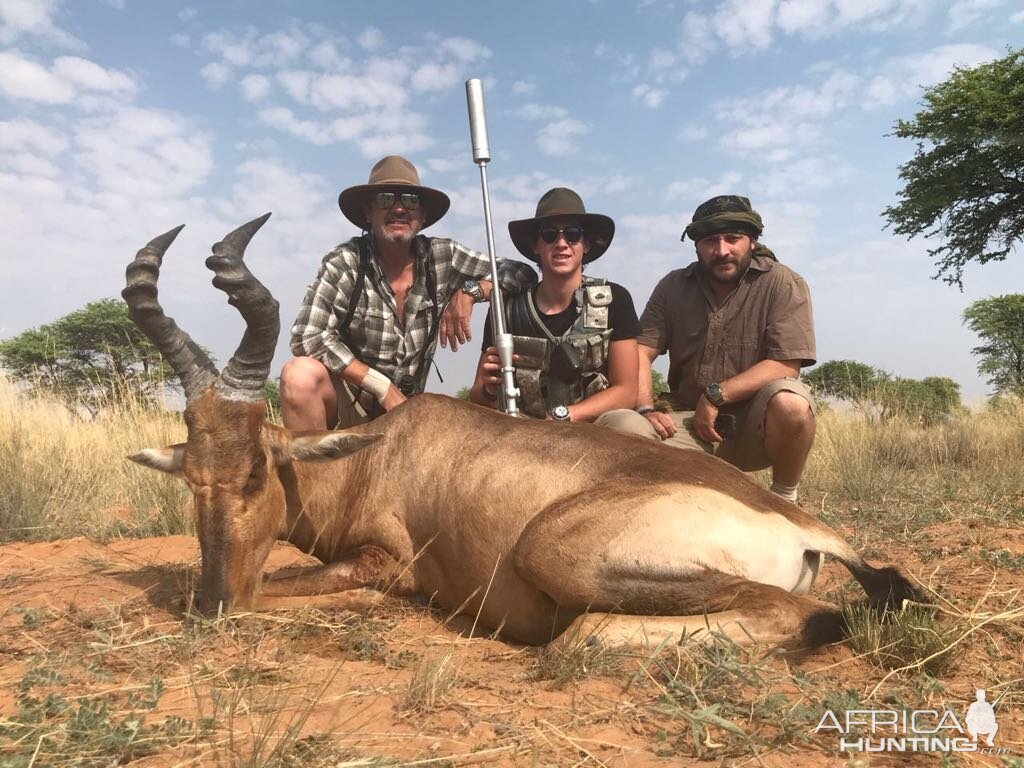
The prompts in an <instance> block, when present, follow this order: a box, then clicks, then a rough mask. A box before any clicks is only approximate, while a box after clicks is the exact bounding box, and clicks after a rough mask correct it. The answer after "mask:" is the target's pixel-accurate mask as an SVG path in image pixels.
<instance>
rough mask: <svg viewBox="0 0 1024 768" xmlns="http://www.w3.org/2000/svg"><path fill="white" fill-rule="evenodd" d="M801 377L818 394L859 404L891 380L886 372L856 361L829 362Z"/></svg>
mask: <svg viewBox="0 0 1024 768" xmlns="http://www.w3.org/2000/svg"><path fill="white" fill-rule="evenodd" d="M801 376H802V378H803V380H804V381H805V382H806V383H807V384H808V385H809V386H810V387H811V388H812V389H813V390H814V391H815V392H816V393H817V394H819V395H821V396H823V397H833V398H835V399H836V400H845V401H846V402H848V403H856V402H858V401H859V400H861V399H863V398H864V397H865V395H866V394H867V393H868V392H871V391H872V390H874V389H876V388H877V387H878V385H879V384H881V383H882V382H884V381H888V379H889V374H887V373H885V372H884V371H880V370H878V369H877V368H875V367H874V366H871V365H868V364H867V363H858V362H857V361H856V360H829V361H828V362H827V363H822V364H821V365H818V366H816V367H814V368H812V369H811V370H810V371H808V372H807V373H804V374H802V375H801Z"/></svg>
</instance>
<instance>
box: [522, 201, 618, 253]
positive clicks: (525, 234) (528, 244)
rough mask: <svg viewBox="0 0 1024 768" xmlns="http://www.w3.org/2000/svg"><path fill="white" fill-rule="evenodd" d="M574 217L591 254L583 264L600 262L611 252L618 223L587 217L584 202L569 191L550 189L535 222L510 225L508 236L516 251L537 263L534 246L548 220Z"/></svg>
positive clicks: (607, 218) (601, 215)
mask: <svg viewBox="0 0 1024 768" xmlns="http://www.w3.org/2000/svg"><path fill="white" fill-rule="evenodd" d="M565 216H571V217H572V218H574V219H579V220H580V224H581V225H582V227H583V232H584V235H585V236H586V238H587V242H588V243H589V244H590V250H589V251H587V253H586V255H585V256H584V257H583V263H584V264H586V263H588V262H591V261H593V260H594V259H596V258H599V257H600V256H601V254H603V253H604V252H605V251H607V250H608V246H609V245H611V244H612V238H613V237H614V236H615V222H614V221H612V220H611V218H610V217H608V216H605V215H604V214H600V213H587V209H586V208H584V207H583V200H582V198H581V197H580V196H579V195H578V194H576V192H575V191H573V190H571V189H569V188H568V187H555V188H554V189H549V190H548V191H547V192H545V193H544V195H543V196H542V197H541V199H540V201H539V202H538V203H537V214H536V215H535V216H534V217H533V218H532V219H519V220H518V221H510V222H509V223H508V233H509V235H511V237H512V242H513V244H515V246H516V249H517V250H518V251H519V252H520V253H521V254H523V256H525V257H526V258H528V259H529V260H530V261H534V262H535V261H537V254H535V253H534V252H533V246H534V244H535V243H536V242H537V232H538V230H540V228H541V227H542V226H543V224H544V222H545V221H547V220H548V219H555V218H560V217H565Z"/></svg>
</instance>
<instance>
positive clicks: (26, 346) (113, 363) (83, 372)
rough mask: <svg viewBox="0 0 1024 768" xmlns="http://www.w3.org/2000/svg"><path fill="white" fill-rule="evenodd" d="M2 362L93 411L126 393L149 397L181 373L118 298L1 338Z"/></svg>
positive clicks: (20, 375) (19, 376)
mask: <svg viewBox="0 0 1024 768" xmlns="http://www.w3.org/2000/svg"><path fill="white" fill-rule="evenodd" d="M0 365H2V366H3V367H4V368H5V369H6V370H7V372H8V374H9V375H10V376H11V377H12V378H14V379H16V380H19V381H24V382H27V383H29V384H30V385H33V386H36V387H40V388H42V389H45V390H47V391H49V392H51V393H55V394H57V395H59V396H60V397H61V398H62V399H64V400H65V401H67V402H68V403H69V405H71V406H73V407H74V406H78V405H82V406H85V407H86V408H87V409H88V410H89V411H90V412H91V413H92V414H93V415H95V414H96V413H97V412H98V411H99V409H100V408H101V407H102V406H103V405H105V404H107V403H109V402H112V401H114V400H116V399H118V398H119V397H120V396H122V395H124V394H132V395H135V396H137V397H139V398H140V399H143V400H147V399H149V398H150V397H151V396H152V394H153V393H154V392H155V391H156V390H157V389H158V388H160V387H162V386H164V385H165V384H166V383H168V382H169V381H170V382H173V381H174V379H175V377H174V374H173V373H172V372H171V369H170V368H169V367H168V366H167V365H166V364H165V363H164V361H163V359H162V358H161V356H160V353H159V352H157V350H156V348H155V347H154V346H153V345H152V344H151V343H150V341H149V339H147V338H146V337H145V336H144V335H143V334H142V333H141V332H140V331H139V330H138V328H136V326H135V323H133V322H132V321H131V319H130V318H129V317H128V307H127V305H126V304H125V303H124V302H123V301H120V300H118V299H102V300H100V301H94V302H90V303H89V304H87V305H86V306H85V307H83V308H82V309H79V310H76V311H75V312H71V313H70V314H67V315H65V316H64V317H61V318H59V319H57V320H55V321H54V322H52V323H48V324H46V325H42V326H40V327H39V328H30V329H29V330H27V331H24V332H22V333H20V334H19V335H17V336H15V337H13V338H11V339H7V340H5V341H0Z"/></svg>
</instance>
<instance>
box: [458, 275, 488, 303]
mask: <svg viewBox="0 0 1024 768" xmlns="http://www.w3.org/2000/svg"><path fill="white" fill-rule="evenodd" d="M462 290H463V291H465V292H466V293H468V294H469V295H470V296H472V297H473V303H474V304H479V303H480V302H482V301H483V300H484V289H483V288H481V287H480V281H479V280H467V281H466V282H464V283H463V284H462Z"/></svg>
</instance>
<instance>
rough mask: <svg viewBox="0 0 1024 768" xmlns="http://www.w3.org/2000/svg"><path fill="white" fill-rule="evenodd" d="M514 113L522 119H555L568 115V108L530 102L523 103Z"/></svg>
mask: <svg viewBox="0 0 1024 768" xmlns="http://www.w3.org/2000/svg"><path fill="white" fill-rule="evenodd" d="M515 114H516V115H517V116H518V117H521V118H523V119H524V120H552V119H556V120H557V119H561V118H563V117H568V116H569V110H567V109H566V108H565V107H556V106H553V105H550V104H537V103H534V102H530V103H529V104H523V106H521V107H520V108H519V109H517V110H516V111H515Z"/></svg>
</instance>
